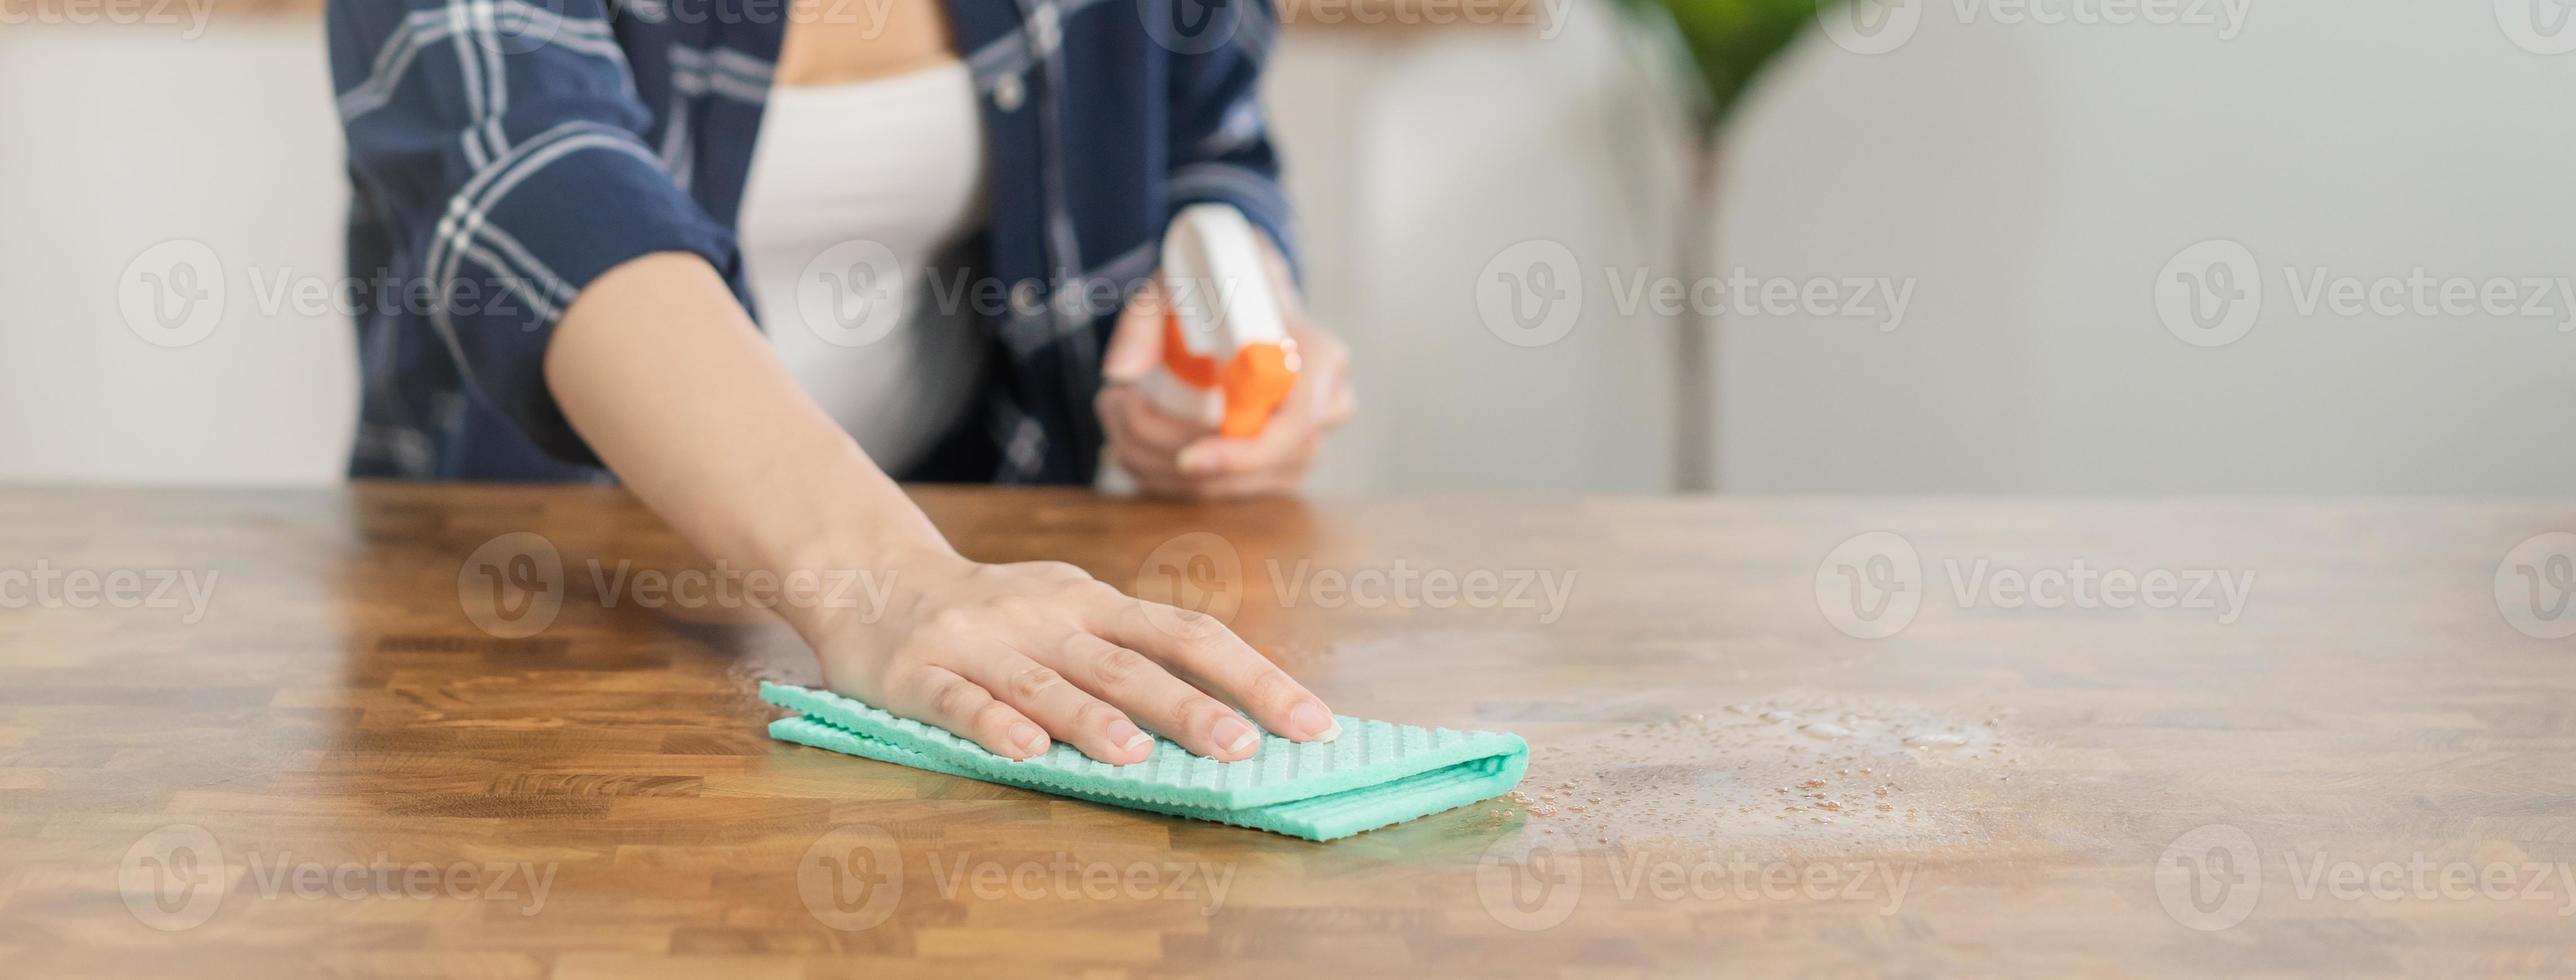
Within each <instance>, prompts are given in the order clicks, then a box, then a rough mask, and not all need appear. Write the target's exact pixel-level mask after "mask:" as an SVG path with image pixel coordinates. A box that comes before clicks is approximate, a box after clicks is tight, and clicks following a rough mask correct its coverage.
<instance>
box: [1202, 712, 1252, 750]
mask: <svg viewBox="0 0 2576 980" xmlns="http://www.w3.org/2000/svg"><path fill="white" fill-rule="evenodd" d="M1211 734H1213V735H1215V736H1216V744H1218V745H1222V746H1225V754H1227V755H1234V754H1237V753H1240V752H1242V751H1243V750H1245V749H1249V748H1251V747H1252V744H1253V743H1254V742H1258V741H1261V733H1260V732H1257V731H1253V730H1252V725H1251V724H1250V723H1249V722H1246V721H1244V720H1243V719H1241V718H1226V719H1223V720H1220V721H1218V722H1217V723H1216V731H1215V732H1213V733H1211Z"/></svg>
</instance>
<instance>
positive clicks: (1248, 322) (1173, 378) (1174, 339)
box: [1101, 204, 1297, 492]
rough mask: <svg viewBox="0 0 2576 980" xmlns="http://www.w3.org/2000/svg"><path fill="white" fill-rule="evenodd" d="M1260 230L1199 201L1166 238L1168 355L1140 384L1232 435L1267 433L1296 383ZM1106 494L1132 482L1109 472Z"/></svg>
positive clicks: (1172, 407) (1181, 413)
mask: <svg viewBox="0 0 2576 980" xmlns="http://www.w3.org/2000/svg"><path fill="white" fill-rule="evenodd" d="M1260 235H1261V232H1260V231H1259V230H1258V229H1256V228H1254V227H1253V225H1252V222H1250V221H1248V220H1245V219H1244V217H1243V214H1242V212H1239V211H1236V210H1235V209H1234V208H1233V207H1230V206H1228V205H1223V204H1194V205H1191V206H1189V207H1187V208H1183V209H1182V210H1181V213H1180V214H1179V215H1178V216H1176V217H1174V218H1173V219H1172V226H1171V228H1169V229H1168V230H1167V231H1166V232H1165V233H1164V235H1163V272H1162V287H1163V301H1164V307H1165V312H1164V315H1163V359H1162V362H1161V363H1160V364H1159V365H1157V366H1156V367H1155V369H1154V370H1153V371H1152V372H1151V373H1149V374H1147V375H1146V376H1145V377H1144V378H1142V379H1140V380H1139V381H1138V382H1137V387H1138V389H1139V390H1140V391H1142V392H1143V393H1144V395H1145V397H1146V398H1147V399H1148V400H1150V401H1152V402H1153V404H1154V406H1155V407H1157V408H1160V409H1162V410H1163V411H1164V412H1167V413H1169V414H1171V415H1172V416H1173V417H1175V418H1183V419H1189V420H1192V421H1196V422H1199V423H1200V424H1203V425H1208V426H1212V427H1214V428H1215V429H1216V431H1217V434H1218V435H1220V436H1223V437H1225V438H1228V439H1250V438H1252V437H1254V436H1257V435H1260V434H1261V430H1262V428H1263V427H1264V426H1266V425H1268V424H1269V422H1270V414H1271V413H1272V412H1274V411H1276V410H1277V409H1278V408H1279V404H1280V403H1281V402H1283V401H1286V400H1287V398H1288V392H1289V390H1290V389H1291V388H1294V387H1296V385H1297V345H1296V342H1295V341H1292V340H1290V339H1289V338H1288V328H1287V324H1286V323H1284V322H1282V321H1281V319H1280V316H1279V309H1280V307H1279V298H1278V296H1277V295H1276V294H1275V293H1274V292H1272V290H1271V287H1270V269H1269V266H1268V265H1267V263H1266V262H1265V261H1264V260H1263V255H1262V251H1261V238H1260ZM1102 474H1103V475H1102V480H1101V486H1102V487H1103V488H1104V489H1111V490H1116V491H1122V492H1123V491H1126V490H1129V489H1132V487H1133V485H1134V484H1133V482H1132V481H1131V480H1130V479H1128V477H1127V474H1125V473H1123V472H1118V471H1117V470H1116V469H1115V468H1114V467H1107V466H1104V467H1103V468H1102Z"/></svg>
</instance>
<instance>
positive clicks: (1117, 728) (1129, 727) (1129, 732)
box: [1109, 718, 1154, 752]
mask: <svg viewBox="0 0 2576 980" xmlns="http://www.w3.org/2000/svg"><path fill="white" fill-rule="evenodd" d="M1109 740H1110V741H1112V742H1115V743H1117V744H1118V747H1119V748H1122V749H1126V750H1127V751H1129V752H1134V751H1136V750H1137V749H1141V748H1145V747H1147V746H1150V745H1152V744H1154V736H1151V735H1147V734H1145V730H1144V729H1141V728H1138V727H1136V723H1135V722H1132V721H1128V720H1127V719H1125V718H1120V719H1118V720H1117V721H1113V722H1110V723H1109Z"/></svg>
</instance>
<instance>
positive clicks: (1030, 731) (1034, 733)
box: [1011, 721, 1054, 755]
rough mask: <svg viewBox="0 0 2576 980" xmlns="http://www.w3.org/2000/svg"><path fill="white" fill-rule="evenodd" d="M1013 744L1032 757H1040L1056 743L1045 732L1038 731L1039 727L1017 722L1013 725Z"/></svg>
mask: <svg viewBox="0 0 2576 980" xmlns="http://www.w3.org/2000/svg"><path fill="white" fill-rule="evenodd" d="M1011 744H1013V745H1017V746H1019V747H1020V748H1022V749H1025V750H1027V751H1028V753H1029V754H1030V755H1038V754H1041V753H1043V752H1045V751H1046V750H1047V747H1048V746H1049V745H1052V744H1054V743H1053V742H1052V741H1050V740H1049V739H1048V738H1047V737H1046V733H1045V732H1042V731H1039V730H1038V726H1036V725H1032V724H1029V723H1028V722H1025V721H1015V722H1012V723H1011Z"/></svg>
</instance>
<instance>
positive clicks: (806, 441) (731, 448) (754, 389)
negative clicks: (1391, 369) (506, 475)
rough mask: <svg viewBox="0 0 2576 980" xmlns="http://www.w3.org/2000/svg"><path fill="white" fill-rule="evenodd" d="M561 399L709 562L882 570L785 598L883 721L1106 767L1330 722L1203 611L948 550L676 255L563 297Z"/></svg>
mask: <svg viewBox="0 0 2576 980" xmlns="http://www.w3.org/2000/svg"><path fill="white" fill-rule="evenodd" d="M544 372H545V381H546V384H547V386H548V388H549V389H551V391H552V394H553V396H554V399H555V401H556V402H557V403H558V404H559V405H561V407H562V410H563V413H564V415H565V417H566V418H567V419H569V420H570V422H571V423H572V427H573V429H574V430H575V431H576V432H578V433H579V434H580V435H581V437H582V438H583V440H584V441H586V442H588V443H589V445H590V447H591V449H592V450H594V451H595V452H597V453H598V455H599V457H600V459H601V460H603V461H605V462H606V463H607V464H608V465H609V467H610V468H611V469H613V470H615V471H616V472H617V474H618V476H619V477H621V478H622V479H624V480H625V481H626V484H627V485H628V486H629V487H630V488H632V489H633V491H634V492H635V494H636V495H637V496H638V497H640V498H642V499H643V501H644V502H645V503H646V504H647V505H648V506H650V507H652V508H653V510H654V511H655V512H656V513H658V514H660V515H661V516H662V518H663V519H664V520H666V521H669V522H670V524H671V526H672V527H673V528H674V529H676V530H677V531H678V532H679V533H680V534H681V536H682V537H684V538H686V539H688V541H689V542H690V543H691V544H692V545H694V546H696V547H697V548H698V549H699V550H700V551H701V552H702V553H704V554H705V555H706V556H707V557H709V558H712V559H719V560H723V561H726V562H729V563H730V564H732V565H733V566H734V567H738V568H742V569H746V570H760V571H766V572H769V573H771V574H774V575H777V576H779V577H780V578H781V579H782V580H783V579H786V578H787V577H788V576H790V575H791V574H795V573H807V574H812V573H832V572H835V571H838V572H849V571H855V570H868V571H872V572H876V573H880V574H886V575H890V576H892V580H893V587H894V589H893V601H892V602H890V603H889V604H888V606H887V608H886V609H884V610H882V615H877V613H878V612H879V611H877V610H869V609H860V608H814V607H811V606H803V605H793V604H791V605H790V606H788V607H786V608H782V609H780V610H779V611H780V612H781V613H782V614H783V615H784V616H785V617H786V618H787V620H788V622H789V623H790V624H792V625H793V626H794V627H795V628H796V630H797V631H798V632H799V633H800V634H802V635H803V636H804V637H805V639H806V641H807V642H808V643H810V644H812V645H813V647H814V649H815V651H816V653H817V654H819V655H820V656H821V657H822V660H823V672H824V679H825V681H826V683H828V684H829V685H830V686H831V687H832V688H833V689H834V690H838V691H842V692H844V693H848V694H850V695H853V696H855V697H858V698H860V699H862V700H865V701H867V702H869V703H871V704H875V705H877V706H879V707H883V708H885V709H886V710H888V711H891V712H894V713H895V714H898V715H903V716H905V717H909V718H914V719H917V720H920V721H924V722H928V723H930V724H934V725H938V726H940V727H942V728H946V729H948V730H949V731H952V732H956V733H958V734H960V735H963V736H966V737H968V738H971V739H973V740H975V741H976V742H977V743H978V744H981V745H983V746H984V747H985V748H987V749H990V750H992V751H994V752H996V753H999V754H1001V755H1004V756H1008V757H1012V758H1024V757H1027V756H1030V755H1034V754H1036V753H1038V752H1040V751H1043V750H1044V749H1045V748H1046V746H1047V744H1048V742H1049V740H1050V739H1049V736H1052V737H1053V740H1055V741H1063V742H1066V743H1068V744H1071V745H1073V746H1075V747H1077V748H1079V749H1081V750H1082V751H1083V752H1084V753H1085V754H1087V755H1090V756H1091V757H1093V758H1096V759H1099V760H1101V761H1104V762H1111V763H1130V762H1136V761H1140V760H1142V759H1144V758H1145V756H1146V755H1147V754H1148V752H1149V750H1150V748H1151V745H1152V742H1151V740H1150V739H1147V738H1145V737H1144V736H1143V735H1142V734H1141V733H1140V732H1139V730H1138V727H1137V726H1138V725H1142V726H1144V728H1147V729H1151V730H1153V731H1157V732H1160V733H1162V734H1163V735H1165V736H1167V737H1169V738H1171V739H1172V740H1173V741H1176V742H1179V743H1180V744H1181V745H1183V746H1186V747H1188V748H1189V749H1190V751H1192V752H1196V753H1198V754H1200V755H1205V756H1208V757H1211V758H1216V759H1224V760H1234V759H1242V758H1247V757H1249V756H1250V755H1251V754H1252V750H1253V748H1254V747H1255V744H1256V741H1257V739H1256V733H1255V732H1254V731H1253V730H1252V729H1251V727H1249V726H1247V725H1245V724H1244V722H1243V720H1242V719H1241V718H1240V717H1238V716H1237V715H1236V714H1235V713H1234V712H1233V711H1232V710H1231V709H1229V708H1227V707H1226V706H1225V705H1224V704H1222V703H1220V702H1218V701H1217V700H1216V699H1215V698H1212V697H1210V696H1209V695H1208V694H1206V693H1203V692H1201V691H1200V690H1199V689H1197V688H1195V687H1192V686H1191V685H1189V684H1188V683H1185V682H1183V681H1181V680H1180V679H1178V678H1177V677H1175V676H1173V672H1174V671H1179V672H1182V673H1186V674H1188V675H1190V676H1193V677H1196V678H1199V679H1201V680H1202V682H1204V683H1206V684H1207V685H1208V686H1209V688H1210V689H1211V690H1213V691H1215V692H1217V693H1218V694H1221V695H1224V696H1225V697H1226V698H1228V699H1230V700H1232V701H1234V702H1235V703H1237V704H1240V705H1242V706H1243V707H1244V708H1245V710H1247V711H1249V712H1250V713H1251V715H1252V717H1253V718H1254V719H1256V720H1258V721H1259V722H1260V723H1261V725H1262V726H1263V727H1265V728H1268V729H1269V730H1271V731H1273V732H1276V733H1278V734H1280V735H1284V736H1287V737H1289V738H1295V739H1300V740H1312V739H1318V738H1330V737H1332V736H1333V735H1335V734H1338V729H1337V727H1336V726H1335V724H1334V722H1333V720H1332V715H1331V713H1330V712H1329V711H1328V710H1327V709H1325V707H1324V705H1323V702H1322V701H1321V700H1319V699H1317V698H1316V697H1315V696H1314V695H1313V694H1311V693H1308V692H1307V691H1306V689H1305V688H1304V687H1303V686H1301V685H1299V684H1298V683H1297V682H1296V681H1295V680H1294V679H1292V678H1290V677H1289V676H1288V675H1287V674H1286V673H1285V672H1283V671H1281V670H1280V669H1279V668H1278V667H1277V666H1275V665H1273V664H1271V663H1270V662H1269V661H1268V660H1266V659H1264V658H1263V657H1262V656H1261V655H1260V654H1259V653H1257V652H1255V651H1254V650H1253V649H1252V648H1251V647H1250V646H1248V645H1246V644H1245V643H1244V642H1243V641H1242V640H1241V639H1238V638H1237V637H1235V636H1234V634H1233V633H1232V632H1231V631H1229V630H1227V629H1226V628H1225V626H1224V624H1222V623H1219V622H1217V621H1215V620H1214V619H1212V618H1210V617H1207V616H1204V615H1200V614H1197V613H1193V612H1189V611H1187V610H1181V609H1175V608H1173V607H1169V606H1162V605H1159V604H1155V603H1148V602H1145V601H1143V600H1139V599H1132V598H1129V597H1127V596H1125V595H1123V594H1121V593H1119V592H1118V590H1117V589H1115V588H1112V587H1110V586H1108V585H1105V584H1102V583H1101V582H1099V581H1097V580H1095V579H1093V578H1091V577H1090V576H1089V575H1087V574H1084V573H1083V572H1082V571H1081V570H1080V569H1077V568H1074V567H1073V566H1071V565H1065V564H1061V563H1056V562H1029V563H1020V564H1010V565H983V564H978V563H975V562H971V561H968V560H966V559H965V558H963V557H961V556H959V555H958V554H957V553H956V551H955V550H954V549H952V548H950V547H949V546H948V543H947V541H946V540H945V539H943V538H942V537H941V536H940V534H939V532H938V530H937V529H936V528H934V527H932V526H931V524H930V521H929V519H928V518H926V517H924V516H923V515H922V513H921V511H920V509H919V508H917V507H915V506H913V504H912V501H911V500H910V499H908V498H906V497H905V496H904V494H903V491H902V490H901V489H900V488H898V487H897V486H896V485H895V483H894V481H893V480H891V479H889V478H887V477H886V475H885V473H884V472H883V471H880V470H879V469H877V467H876V465H875V464H874V463H873V462H871V461H869V459H868V457H867V455H866V454H865V453H864V452H862V451H861V450H860V449H859V446H858V444H857V443H856V442H855V441H853V440H852V439H851V438H850V437H849V435H848V434H847V433H845V432H843V431H842V430H841V429H840V427H839V426H838V425H837V424H835V423H834V422H833V421H832V419H831V418H830V417H829V416H828V415H826V414H825V413H824V412H823V410H822V409H821V408H820V407H818V406H816V405H815V404H814V402H813V401H812V400H811V399H810V398H808V397H806V395H805V393H804V391H803V389H801V388H799V387H798V386H797V383H796V381H795V379H794V378H793V377H791V376H789V374H788V373H787V370H786V369H785V367H783V366H782V365H780V364H779V362H778V360H777V359H776V357H775V356H774V355H772V354H771V352H770V349H769V346H768V343H767V342H766V341H765V340H764V339H763V338H762V337H761V335H760V333H759V331H758V330H757V329H756V328H755V327H754V326H753V325H752V323H751V320H750V318H749V317H748V316H747V315H745V313H744V312H743V310H742V308H741V306H740V305H739V304H737V303H736V302H735V301H734V299H733V295H732V294H731V293H730V292H729V291H727V289H726V288H725V284H724V281H723V279H722V277H720V276H718V275H717V273H716V270H715V269H714V268H713V267H712V266H710V265H708V264H707V262H706V260H705V259H703V258H700V257H699V256H697V255H695V254H691V253H681V252H663V253H655V254H651V255H646V256H643V257H641V258H637V259H634V260H631V261H628V262H626V263H624V264H621V265H618V266H616V267H614V268H612V269H610V270H608V271H607V272H606V273H604V274H602V275H601V276H599V278H597V279H596V280H594V281H593V282H592V283H591V284H590V285H589V287H588V288H586V289H584V290H582V292H581V294H580V296H579V297H578V298H577V299H575V300H574V302H573V303H572V305H571V306H570V307H568V308H567V309H566V310H565V311H564V315H563V317H562V319H561V321H560V322H559V323H558V324H557V325H556V328H555V332H554V336H553V338H552V340H551V342H550V343H549V344H548V345H547V347H546V351H545V355H544Z"/></svg>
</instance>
